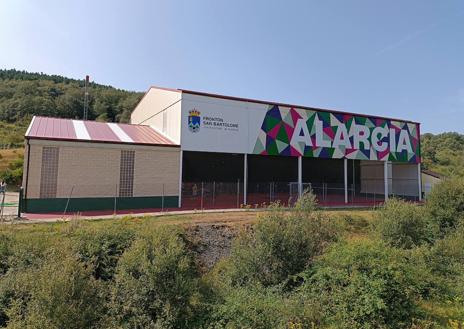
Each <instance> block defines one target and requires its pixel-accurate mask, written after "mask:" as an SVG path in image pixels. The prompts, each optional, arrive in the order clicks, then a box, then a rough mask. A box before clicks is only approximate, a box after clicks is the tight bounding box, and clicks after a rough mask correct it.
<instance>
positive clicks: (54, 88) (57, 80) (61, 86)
mask: <svg viewBox="0 0 464 329" xmlns="http://www.w3.org/2000/svg"><path fill="white" fill-rule="evenodd" d="M142 95H143V93H139V92H131V91H126V90H122V89H117V88H114V87H111V86H105V85H101V84H97V83H94V82H91V83H90V88H89V119H90V120H100V121H111V122H128V121H129V118H130V113H131V111H132V109H133V108H134V107H135V105H136V104H137V102H138V101H139V100H140V98H141V96H142ZM83 108H84V81H83V80H76V79H70V78H66V77H62V76H59V75H48V74H43V73H29V72H26V71H18V70H0V128H1V129H0V145H4V144H18V143H19V144H21V143H22V140H23V135H24V132H25V130H26V128H27V125H28V123H29V121H30V118H31V117H32V116H33V115H42V116H52V117H61V118H73V119H81V118H82V115H83ZM8 124H14V126H10V125H8ZM11 128H12V129H11Z"/></svg>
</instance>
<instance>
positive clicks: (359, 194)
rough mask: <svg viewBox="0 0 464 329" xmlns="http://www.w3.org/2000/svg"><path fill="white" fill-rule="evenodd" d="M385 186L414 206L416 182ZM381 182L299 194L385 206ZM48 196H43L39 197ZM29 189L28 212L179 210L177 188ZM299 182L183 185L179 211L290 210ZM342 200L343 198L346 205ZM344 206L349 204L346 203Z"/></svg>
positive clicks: (310, 187)
mask: <svg viewBox="0 0 464 329" xmlns="http://www.w3.org/2000/svg"><path fill="white" fill-rule="evenodd" d="M388 184H389V189H390V191H389V196H390V197H391V196H395V197H399V198H402V199H406V200H412V201H418V200H419V188H418V183H417V180H413V179H393V180H391V181H390V182H388ZM384 188H385V182H384V181H383V179H382V180H379V179H375V180H364V181H362V182H361V184H358V185H356V184H349V185H348V186H347V192H348V193H347V195H346V196H345V185H344V184H343V183H328V182H304V183H303V185H302V190H303V191H312V193H314V194H315V195H316V197H317V200H318V202H319V204H320V205H322V206H344V205H347V204H348V205H367V206H369V205H376V204H379V203H383V202H384V201H385V195H384ZM44 191H47V193H46V194H43V195H41V192H42V193H44ZM51 191H52V193H49V192H50V190H49V189H41V188H40V186H29V191H26V193H27V194H26V195H25V198H26V201H25V203H24V209H25V211H26V212H36V211H37V212H40V211H42V209H46V210H47V212H55V213H62V214H69V213H75V212H77V211H99V210H102V211H106V212H108V211H112V212H114V213H121V212H123V211H127V212H130V211H131V210H134V209H137V210H142V209H145V210H147V211H165V210H173V209H178V201H179V200H178V198H179V186H178V185H177V184H161V183H160V184H135V185H134V186H133V188H132V189H130V190H127V189H120V188H119V185H118V184H106V185H105V184H98V185H97V184H95V185H58V186H56V187H55V189H51ZM299 192H300V191H299V185H298V182H295V181H292V182H248V184H247V186H246V197H245V195H244V193H245V188H244V184H243V181H240V180H237V182H216V181H213V182H190V183H189V182H186V183H182V186H181V201H182V209H198V210H202V209H227V208H241V207H247V208H250V207H251V208H261V207H266V206H268V205H270V204H271V203H275V202H279V203H281V204H282V205H293V204H294V203H295V202H296V201H297V200H298V196H299ZM345 197H346V198H347V199H346V200H345ZM345 201H347V203H346V202H345Z"/></svg>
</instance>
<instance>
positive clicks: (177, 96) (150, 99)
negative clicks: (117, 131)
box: [131, 87, 182, 143]
mask: <svg viewBox="0 0 464 329" xmlns="http://www.w3.org/2000/svg"><path fill="white" fill-rule="evenodd" d="M181 98H182V93H181V92H180V91H175V90H166V89H159V88H155V87H152V88H150V89H149V90H148V91H147V93H146V94H145V96H144V97H143V98H142V100H141V101H140V102H139V104H137V106H136V107H135V109H134V111H132V114H131V123H132V124H142V125H150V126H152V127H154V128H155V129H156V130H158V131H159V132H161V133H163V134H165V135H166V136H167V137H169V138H170V139H171V140H173V141H174V142H176V143H180V124H181V122H180V120H181Z"/></svg>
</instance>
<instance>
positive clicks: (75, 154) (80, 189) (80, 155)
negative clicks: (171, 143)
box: [23, 140, 180, 199]
mask: <svg viewBox="0 0 464 329" xmlns="http://www.w3.org/2000/svg"><path fill="white" fill-rule="evenodd" d="M43 146H54V147H58V148H59V162H58V189H57V195H56V197H57V198H66V197H68V196H69V195H70V193H71V192H72V197H74V198H79V197H113V196H115V194H116V195H117V194H118V184H119V166H120V156H121V150H134V151H135V171H134V195H133V196H134V197H136V196H160V195H162V193H163V184H164V193H165V195H178V194H179V160H180V148H178V147H157V146H140V145H123V144H106V143H85V142H63V141H46V140H30V145H29V147H30V163H29V175H28V182H27V187H26V190H27V192H26V193H27V198H29V199H30V198H39V191H40V173H41V163H42V148H43ZM25 166H27V162H26V164H25ZM25 175H26V173H25ZM23 181H24V182H26V181H25V179H24V180H23Z"/></svg>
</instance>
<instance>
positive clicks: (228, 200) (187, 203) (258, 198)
mask: <svg viewBox="0 0 464 329" xmlns="http://www.w3.org/2000/svg"><path fill="white" fill-rule="evenodd" d="M274 201H275V202H277V201H279V202H280V203H281V204H282V205H287V204H288V203H289V200H288V194H286V193H285V194H284V195H275V196H274ZM383 201H384V200H383V199H376V200H374V199H366V198H362V197H359V198H357V199H355V200H354V202H353V201H352V200H350V202H349V203H348V204H345V201H344V197H343V196H336V197H331V198H330V200H327V201H325V202H319V205H320V206H322V207H373V206H376V205H381V204H383ZM290 203H292V200H290ZM182 204H183V205H182V207H181V208H164V209H162V208H146V209H130V210H117V211H116V212H114V211H113V210H96V211H82V212H79V213H69V212H68V213H63V212H53V213H46V214H32V213H23V217H24V218H26V219H29V220H39V219H51V218H70V217H73V216H76V215H79V216H80V217H99V216H111V215H141V216H143V215H144V214H150V213H159V212H172V211H188V210H213V209H218V210H219V209H237V208H240V207H243V205H241V204H238V205H237V197H236V196H235V195H221V196H217V197H216V198H215V200H214V202H213V200H212V199H211V198H210V199H208V198H204V199H203V201H202V200H201V197H184V198H183V199H182ZM268 205H269V195H268V194H257V193H256V194H251V195H249V196H248V206H247V208H251V209H254V208H265V207H267V206H268Z"/></svg>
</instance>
